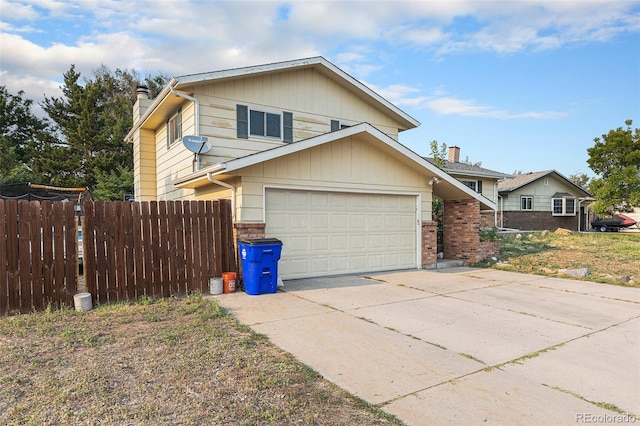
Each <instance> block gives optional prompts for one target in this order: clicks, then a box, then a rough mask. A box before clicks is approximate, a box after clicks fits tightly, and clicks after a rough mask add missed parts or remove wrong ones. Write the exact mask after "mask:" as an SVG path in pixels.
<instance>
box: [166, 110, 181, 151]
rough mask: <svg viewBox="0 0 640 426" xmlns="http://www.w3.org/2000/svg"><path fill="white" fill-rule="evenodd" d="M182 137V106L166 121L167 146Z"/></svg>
mask: <svg viewBox="0 0 640 426" xmlns="http://www.w3.org/2000/svg"><path fill="white" fill-rule="evenodd" d="M180 139H182V108H180V109H178V112H177V113H176V114H175V115H174V116H173V117H171V118H170V119H169V120H168V121H167V148H169V147H171V145H173V144H174V143H176V142H177V141H179V140H180Z"/></svg>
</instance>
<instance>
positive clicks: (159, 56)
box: [0, 0, 640, 175]
mask: <svg viewBox="0 0 640 426" xmlns="http://www.w3.org/2000/svg"><path fill="white" fill-rule="evenodd" d="M0 31H1V32H0V84H1V85H5V86H6V87H7V89H8V90H9V91H10V93H14V94H15V93H17V92H18V91H19V90H24V91H25V94H26V97H28V98H30V99H33V100H34V101H36V102H40V101H42V99H43V96H45V95H46V96H47V97H50V96H59V95H60V94H61V92H60V87H59V86H60V84H61V80H62V74H63V73H64V72H66V71H67V70H68V69H69V67H70V65H71V64H75V65H76V69H77V70H78V71H80V72H81V73H82V74H83V75H86V76H91V74H92V72H93V70H94V69H96V68H98V67H99V66H100V65H102V64H104V65H107V66H108V67H109V68H111V69H112V70H115V69H117V68H120V69H135V70H138V71H140V72H142V73H146V74H152V75H156V74H160V73H161V74H165V75H169V76H176V75H184V74H193V73H197V72H207V71H214V70H219V69H227V68H233V67H238V66H246V65H258V64H264V63H270V62H275V61H283V60H291V59H297V58H303V57H310V56H317V55H322V56H324V57H325V58H327V59H328V60H330V61H331V62H333V63H334V64H336V65H337V66H339V67H341V68H342V69H343V70H345V71H346V72H348V73H350V74H351V75H352V76H354V77H355V78H357V79H359V80H361V81H362V82H363V83H365V84H367V85H368V86H370V87H371V88H372V89H374V90H376V91H378V92H379V93H380V94H381V95H382V96H384V97H386V98H387V99H388V100H389V101H391V102H393V103H395V104H396V105H398V106H399V107H400V108H402V109H403V110H405V111H406V112H407V113H409V114H410V115H412V116H413V117H414V118H416V119H417V120H419V121H420V122H421V123H422V124H421V126H420V127H418V128H417V129H414V130H410V131H407V132H404V133H402V134H401V136H400V142H402V143H403V144H405V145H406V146H408V147H409V148H411V149H412V150H414V151H415V152H417V153H418V154H421V155H429V142H430V141H432V140H436V141H438V142H439V143H445V144H447V145H448V146H452V145H457V146H459V147H461V150H462V152H461V157H462V159H464V158H466V157H468V159H469V160H470V161H472V162H482V165H483V166H484V167H487V168H490V169H494V170H498V171H502V172H506V173H512V172H514V171H516V170H521V171H524V172H528V171H540V170H548V169H556V170H558V171H560V172H561V173H563V174H565V175H570V174H574V173H587V174H589V175H592V172H591V171H590V169H589V168H588V165H587V163H586V160H587V158H588V154H587V148H589V147H591V146H593V138H595V137H599V136H601V135H602V134H603V133H607V132H608V131H609V130H611V129H615V128H617V127H624V122H625V120H627V119H632V120H634V127H640V1H611V0H606V1H598V0H592V1H565V0H555V1H551V2H545V1H535V0H531V1H504V0H503V1H485V0H475V1H474V0H467V1H455V0H450V1H449V0H448V1H421V2H418V1H350V2H348V1H322V2H316V1H256V2H251V1H233V2H231V1H229V2H223V1H188V0H183V1H177V0H175V1H162V0H156V1H150V0H148V1H132V0H83V1H78V0H75V1H74V0H32V1H16V0H0Z"/></svg>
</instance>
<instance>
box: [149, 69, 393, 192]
mask: <svg viewBox="0 0 640 426" xmlns="http://www.w3.org/2000/svg"><path fill="white" fill-rule="evenodd" d="M184 90H186V91H188V92H189V93H192V95H193V96H195V97H196V98H197V99H198V100H199V102H200V134H201V135H203V136H206V137H208V138H209V140H210V142H212V145H213V148H212V149H211V151H210V152H209V153H207V154H205V155H203V156H202V157H201V163H202V165H203V166H208V165H213V164H216V163H219V162H224V161H226V160H229V159H232V158H238V157H243V156H246V155H249V154H252V153H254V152H260V151H264V150H267V149H270V148H274V147H277V146H281V145H282V142H281V141H278V140H273V139H267V138H250V139H237V137H236V132H237V129H236V105H237V104H243V105H248V106H249V107H254V108H257V109H262V110H266V111H289V112H292V113H293V134H294V141H298V140H301V139H306V138H310V137H313V136H318V135H321V134H324V133H327V132H329V131H330V129H331V120H332V119H338V120H341V122H343V123H347V124H357V123H361V122H368V123H370V124H372V125H373V126H375V127H376V128H378V129H379V130H381V131H382V132H384V133H386V134H388V135H389V136H390V137H392V138H394V139H397V136H398V134H397V130H398V127H399V125H398V123H397V122H394V120H393V119H391V118H390V117H388V116H386V115H385V114H383V113H382V112H381V111H379V110H378V109H376V108H375V107H374V106H372V105H371V104H369V103H367V102H365V101H364V100H362V99H361V98H359V97H358V96H356V95H355V94H354V93H353V92H351V91H348V90H346V89H345V88H344V87H342V86H340V85H339V84H337V83H336V82H334V81H333V80H331V79H329V78H328V77H326V76H325V75H323V74H321V73H319V72H318V71H316V70H313V69H304V70H292V71H288V72H282V73H274V74H267V75H260V76H249V77H246V78H238V79H232V80H226V81H217V82H213V83H203V84H201V85H196V86H193V87H189V88H184ZM182 105H183V115H182V117H183V127H182V131H183V135H193V134H196V131H195V130H196V129H195V127H194V124H195V118H194V112H195V108H194V104H193V103H192V102H187V101H185V102H184V103H183V104H182ZM155 138H156V141H155V146H156V167H157V179H156V188H157V189H156V191H157V196H159V197H167V199H177V198H183V197H185V196H186V194H188V193H189V192H184V191H181V190H177V189H176V188H175V187H173V185H172V184H171V182H172V181H173V180H175V179H178V178H181V177H184V176H186V175H188V174H190V173H191V172H192V159H193V155H192V153H190V152H189V151H187V150H186V149H185V148H184V147H183V146H182V145H179V146H172V147H171V148H170V149H169V150H167V147H166V140H165V138H166V124H164V123H163V124H162V125H161V126H160V127H159V128H158V129H156V135H155ZM332 150H333V148H320V149H319V151H320V152H314V153H313V156H315V155H318V154H320V155H321V158H322V160H321V161H320V162H319V163H318V162H316V161H314V162H313V164H311V161H310V157H309V154H308V153H307V154H306V156H305V157H300V158H299V163H298V164H299V165H297V166H295V167H294V166H292V165H289V164H285V163H286V162H285V163H282V164H280V166H277V165H275V164H274V165H272V166H270V167H271V168H270V169H268V168H265V169H264V173H265V174H266V176H273V177H276V178H277V177H278V176H282V174H283V173H286V174H288V175H297V176H300V178H302V179H304V178H305V176H306V178H307V179H309V178H311V179H321V180H327V179H330V178H331V176H332V175H333V174H334V173H337V174H338V176H340V177H341V179H343V180H348V179H349V176H348V174H349V173H350V171H349V170H350V169H349V168H348V166H350V165H336V166H334V167H333V169H327V164H330V163H332V162H333V161H334V156H341V155H346V154H345V153H342V154H341V153H339V152H338V153H334V152H333V151H332ZM305 164H309V165H308V167H305ZM282 167H286V169H285V171H283V170H282ZM291 167H293V168H292V169H290V168H291ZM343 167H344V168H343ZM358 173H359V174H366V175H367V179H369V178H371V177H374V175H376V173H377V172H376V171H373V170H370V169H367V168H365V169H364V170H362V171H361V172H358Z"/></svg>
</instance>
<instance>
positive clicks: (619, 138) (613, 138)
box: [587, 120, 640, 215]
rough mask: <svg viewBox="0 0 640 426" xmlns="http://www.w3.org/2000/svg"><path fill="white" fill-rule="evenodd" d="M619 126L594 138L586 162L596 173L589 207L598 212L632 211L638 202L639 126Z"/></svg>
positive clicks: (630, 122) (629, 122)
mask: <svg viewBox="0 0 640 426" xmlns="http://www.w3.org/2000/svg"><path fill="white" fill-rule="evenodd" d="M625 124H626V126H627V127H626V128H622V127H618V128H617V129H614V130H610V131H609V133H607V134H603V135H602V138H595V139H594V142H595V144H594V146H593V147H592V148H589V149H588V150H587V152H588V153H589V159H588V160H587V163H588V164H589V167H590V168H591V170H593V171H594V172H595V173H596V174H597V175H598V177H596V178H595V179H593V181H592V182H591V184H590V187H589V188H590V192H591V193H592V194H593V195H594V197H596V198H597V199H598V201H597V202H596V203H594V205H593V206H592V209H593V210H594V211H595V212H596V213H598V214H600V215H606V214H613V213H615V212H616V211H631V210H632V209H633V208H634V207H638V206H640V129H638V128H636V129H635V130H634V129H632V128H631V126H632V124H633V122H632V121H631V120H627V121H626V122H625Z"/></svg>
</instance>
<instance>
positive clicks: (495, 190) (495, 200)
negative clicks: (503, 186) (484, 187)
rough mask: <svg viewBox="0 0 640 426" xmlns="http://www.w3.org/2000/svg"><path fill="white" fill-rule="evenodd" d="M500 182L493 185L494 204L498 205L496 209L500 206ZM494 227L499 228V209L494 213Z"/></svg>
mask: <svg viewBox="0 0 640 426" xmlns="http://www.w3.org/2000/svg"><path fill="white" fill-rule="evenodd" d="M499 197H500V196H499V195H498V182H494V183H493V202H494V203H496V207H497V206H498V198H499ZM493 226H495V227H496V228H497V227H498V209H497V208H496V209H495V210H494V211H493Z"/></svg>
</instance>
